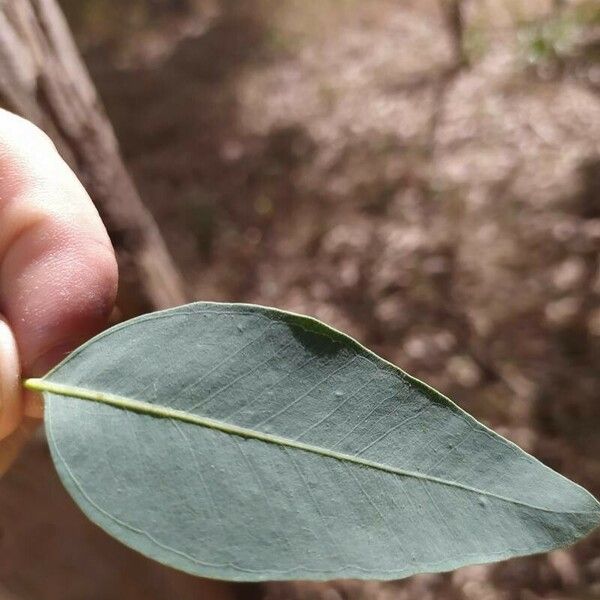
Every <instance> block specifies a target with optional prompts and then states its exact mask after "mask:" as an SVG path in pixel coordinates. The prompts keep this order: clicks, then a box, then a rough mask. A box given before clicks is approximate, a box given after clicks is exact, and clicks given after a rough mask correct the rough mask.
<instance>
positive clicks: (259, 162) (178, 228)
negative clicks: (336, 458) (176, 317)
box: [0, 0, 600, 600]
mask: <svg viewBox="0 0 600 600" xmlns="http://www.w3.org/2000/svg"><path fill="white" fill-rule="evenodd" d="M63 5H64V8H65V10H66V13H67V16H68V17H69V20H70V22H71V24H72V26H73V28H74V31H75V33H76V35H77V38H78V41H79V43H80V46H81V48H82V51H83V52H84V56H85V58H86V61H87V63H88V66H89V68H90V71H91V73H92V77H93V79H94V81H95V82H96V85H97V86H98V89H99V91H100V94H101V96H102V99H103V101H104V103H105V107H106V109H107V112H108V114H109V116H110V118H111V120H112V122H113V124H114V126H115V129H116V132H117V135H118V137H119V140H120V142H121V146H122V151H123V154H124V157H125V159H126V162H127V164H128V166H129V168H130V170H131V172H132V174H133V175H134V177H135V180H136V182H137V185H138V187H139V189H140V192H141V194H142V197H143V198H144V199H145V200H146V202H147V203H148V205H149V207H150V208H151V209H152V211H153V213H154V214H155V216H156V218H157V220H158V223H159V225H160V226H161V229H162V231H163V234H164V236H165V239H166V240H167V243H168V245H169V248H170V250H171V252H172V253H173V255H174V257H175V259H176V261H177V263H178V265H179V266H180V268H181V270H182V272H183V273H184V275H185V279H186V282H187V285H188V288H189V291H190V294H191V295H192V296H193V297H194V298H198V299H210V300H231V301H244V302H255V303H260V304H267V305H274V306H278V307H281V308H286V309H290V310H294V311H299V312H304V313H308V314H311V315H314V316H316V317H318V318H320V319H322V320H324V321H326V322H328V323H330V324H332V325H334V326H336V327H338V328H340V329H342V330H344V331H346V332H348V333H350V334H351V335H353V336H354V337H356V338H357V339H359V340H360V341H361V342H363V343H364V344H366V345H367V346H369V347H371V348H373V349H374V350H375V351H376V352H377V353H379V354H380V355H382V356H384V357H386V358H388V359H389V360H391V361H392V362H394V363H396V364H398V365H400V366H401V367H402V368H403V369H405V370H407V371H409V372H410V373H412V374H414V375H416V376H418V377H419V378H422V379H424V380H425V381H427V382H429V383H431V384H432V385H434V386H435V387H437V388H438V389H440V390H442V391H443V392H444V393H445V394H447V395H448V396H450V397H451V398H453V399H454V400H455V401H457V402H458V404H459V405H460V406H462V407H463V408H465V409H466V410H468V411H469V412H471V413H472V414H474V415H475V416H476V417H477V418H478V419H480V420H482V421H483V422H484V423H486V424H488V425H490V426H491V427H493V428H494V429H496V430H497V431H499V432H500V433H502V434H503V435H505V436H507V437H508V438H510V439H512V440H514V441H515V442H517V443H518V444H519V445H521V446H522V447H524V448H525V449H526V450H528V451H529V452H532V453H533V454H534V455H535V456H537V457H538V458H540V460H542V461H543V462H545V463H546V464H548V465H550V466H551V467H552V468H554V469H556V470H558V471H560V472H561V473H563V474H565V475H567V476H568V477H570V478H572V479H573V480H575V481H577V482H579V483H581V484H582V485H584V486H585V487H587V488H588V489H589V490H590V491H592V492H593V493H594V494H596V495H597V496H598V495H600V435H598V431H599V428H600V403H599V401H598V400H599V397H598V396H599V390H600V385H599V384H600V303H599V298H600V264H599V260H598V252H599V250H600V95H599V91H600V5H599V4H598V2H597V1H595V2H590V1H579V2H560V1H555V2H550V1H542V0H539V1H537V0H535V1H534V0H512V1H509V0H487V1H485V2H483V1H477V2H475V1H472V2H468V1H465V2H463V22H462V28H459V27H458V26H457V23H456V20H455V19H453V18H452V13H451V10H450V9H448V7H449V6H450V3H449V2H446V3H444V2H442V3H438V2H436V1H434V0H421V1H417V0H412V1H411V0H394V1H392V0H361V1H359V0H319V1H317V0H279V1H276V0H248V1H244V2H238V1H235V0H212V1H211V0H154V1H153V2H152V1H150V0H147V1H145V2H139V1H136V2H130V3H128V4H127V5H124V4H123V3H121V2H118V1H117V0H85V1H84V0H69V1H67V0H64V2H63ZM441 6H446V7H447V9H448V10H447V11H446V12H444V10H442V9H441V8H440V7H441ZM33 455H37V456H38V459H39V460H38V462H39V461H41V463H42V465H43V466H42V467H40V472H39V481H40V488H39V489H32V486H31V485H30V484H27V485H24V486H23V487H22V488H19V487H18V484H19V481H20V478H21V477H22V474H23V472H24V470H25V469H27V465H28V464H29V463H28V460H31V458H30V457H31V456H33ZM44 457H45V458H44ZM44 461H45V462H44ZM9 481H10V482H12V485H13V488H14V486H15V485H16V486H17V489H19V493H20V494H21V495H20V496H19V495H16V494H14V493H13V495H10V494H9V493H7V492H6V491H4V492H2V490H0V506H2V507H3V508H2V510H3V511H4V512H3V514H9V515H12V517H11V518H14V519H15V522H16V523H19V526H14V527H13V528H12V529H10V530H9V534H10V535H14V536H15V538H16V536H19V535H20V536H25V533H23V532H27V535H30V536H31V537H29V539H33V536H41V537H42V538H44V537H45V539H46V540H47V543H46V544H45V546H44V547H43V553H42V554H40V556H39V557H38V556H37V554H36V550H35V549H31V548H26V549H23V548H21V549H20V551H21V554H20V555H19V554H18V553H17V555H16V556H13V557H12V558H11V560H10V561H7V560H5V559H4V557H3V560H2V563H1V564H0V581H2V582H3V584H4V586H5V587H6V590H7V592H6V594H7V595H6V596H5V597H6V598H13V597H15V598H20V599H23V600H25V599H32V600H46V599H54V598H57V599H58V598H60V599H61V600H70V599H73V600H75V599H78V598H85V599H86V600H87V599H90V598H98V599H101V598H102V599H104V598H117V597H118V598H127V599H134V598H135V599H137V598H156V599H159V598H160V599H162V598H165V599H166V598H178V599H179V598H183V599H185V598H201V597H204V592H202V593H201V592H200V591H199V589H200V588H198V587H197V582H196V581H195V580H193V579H192V578H188V577H186V576H180V575H176V574H173V573H172V572H170V571H169V570H167V569H162V568H160V567H156V566H154V565H153V564H152V563H150V562H149V561H146V560H145V559H143V558H141V557H137V556H136V555H133V554H132V553H129V552H128V551H126V550H125V549H123V548H121V547H120V546H118V545H116V544H115V543H114V542H112V540H109V539H108V538H106V536H104V534H102V533H101V532H99V531H97V530H96V529H94V528H91V527H89V526H88V525H87V524H86V523H85V521H83V519H82V518H81V517H79V514H78V513H77V511H76V509H75V508H74V507H73V506H72V505H71V504H70V502H69V501H68V500H65V499H64V497H63V492H62V491H61V489H60V486H59V485H58V483H57V482H56V479H55V476H54V475H53V472H52V470H51V468H50V467H49V465H48V464H47V457H46V455H45V449H44V446H43V444H42V443H38V445H37V446H36V445H34V446H32V447H31V448H30V449H29V453H28V455H26V456H25V457H24V459H23V461H22V462H21V464H20V465H19V466H17V467H16V468H15V469H13V471H12V472H11V474H10V475H9ZM28 481H29V479H28ZM15 482H16V483H15ZM33 487H35V486H33ZM3 489H4V490H6V487H4V488H3ZM42 489H43V490H45V491H43V497H40V493H42V492H40V490H42ZM23 497H25V498H26V500H25V502H30V503H32V504H34V503H35V504H36V505H37V504H38V502H39V503H43V504H44V505H45V509H44V511H38V512H39V513H40V514H37V513H36V514H35V515H34V517H33V518H29V519H28V520H27V522H25V521H24V519H23V517H22V516H19V513H20V510H19V508H20V502H21V499H22V498H23ZM7 507H8V508H7ZM52 507H54V510H53V508H52ZM5 509H6V510H8V511H9V512H8V513H6V512H5ZM57 512H58V513H60V514H61V517H60V521H59V522H58V523H57V522H54V521H52V519H54V518H55V517H54V514H55V513H57ZM7 531H8V530H7ZM11 532H12V533H11ZM7 535H8V534H7ZM70 540H76V541H77V543H73V544H72V543H71V541H70ZM13 543H14V545H15V547H18V541H17V540H16V539H15V540H13ZM86 552H87V553H88V554H87V555H88V556H89V557H91V558H89V559H87V560H86V558H85V556H86ZM25 556H28V557H31V556H34V557H37V558H38V559H39V561H40V562H41V563H42V564H43V565H45V566H44V567H42V569H41V570H39V571H36V570H35V569H34V568H33V567H29V570H23V565H24V564H31V558H29V562H28V563H27V562H25ZM7 563H9V564H7ZM74 572H75V573H76V574H75V575H73V573H74ZM67 579H68V580H69V582H70V583H69V587H68V589H65V587H64V585H62V584H64V582H65V581H66V580H67ZM140 579H142V580H143V581H140ZM90 581H93V582H95V583H94V584H93V590H90V583H89V582H90ZM61 585H62V587H61ZM237 593H238V595H240V596H241V597H245V598H250V597H266V598H268V599H269V600H279V599H282V600H283V599H288V598H289V599H294V598H298V599H308V598H326V599H327V600H338V599H344V600H346V599H348V600H350V599H365V600H366V599H369V600H371V599H377V600H387V599H390V600H391V599H392V598H393V599H398V600H400V599H402V600H404V599H406V600H413V599H414V600H417V599H418V600H427V599H429V598H431V599H434V598H435V599H440V598H444V599H446V598H448V599H457V600H458V599H461V600H462V599H464V600H484V599H485V600H495V599H502V600H512V599H513V598H514V599H523V600H536V599H538V598H539V599H541V598H543V599H548V600H550V599H558V598H572V599H581V600H583V599H591V598H600V535H598V534H596V535H593V536H591V537H590V538H588V539H586V540H584V541H583V542H581V543H579V544H578V545H576V546H575V547H574V548H571V549H569V550H568V551H558V552H554V553H551V554H550V555H547V556H543V557H534V558H527V559H519V560H512V561H507V562H505V563H500V564H497V565H491V566H484V567H469V568H464V569H461V570H458V571H456V572H454V573H450V574H442V575H423V576H417V577H413V578H410V579H407V580H404V581H401V582H392V583H375V582H372V583H366V584H364V583H359V582H333V583H331V584H319V585H317V584H314V585H313V584H293V583H291V584H267V585H265V586H260V587H256V586H247V587H243V588H240V589H239V590H237ZM13 594H14V595H13ZM0 598H3V596H2V593H1V590H0Z"/></svg>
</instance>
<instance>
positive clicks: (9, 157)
mask: <svg viewBox="0 0 600 600" xmlns="http://www.w3.org/2000/svg"><path fill="white" fill-rule="evenodd" d="M116 290H117V264H116V260H115V255H114V251H113V248H112V246H111V243H110V240H109V238H108V235H107V233H106V229H105V228H104V225H103V224H102V221H101V220H100V216H99V215H98V212H97V211H96V209H95V207H94V205H93V203H92V201H91V200H90V197H89V196H88V194H87V192H86V191H85V189H84V188H83V186H82V185H81V183H80V182H79V181H78V179H77V177H76V176H75V175H74V173H73V172H72V171H71V169H70V168H69V167H68V166H67V164H66V163H65V162H64V161H63V160H62V159H61V157H60V156H59V154H58V152H57V151H56V148H55V147H54V145H53V143H52V142H51V140H50V139H49V138H48V137H47V136H46V135H45V134H44V133H43V132H42V131H41V130H40V129H38V128H37V127H35V126H34V125H33V124H31V123H30V122H28V121H26V120H25V119H22V118H20V117H18V116H16V115H13V114H12V113H9V112H7V111H4V110H1V109H0V475H1V474H2V473H3V472H4V471H6V469H7V468H8V467H9V465H10V464H11V462H12V461H13V460H14V458H15V457H16V456H17V454H18V452H19V450H20V448H21V446H22V445H23V443H24V442H25V440H26V439H27V437H28V436H29V435H30V434H31V432H32V431H34V430H35V428H36V426H37V424H38V423H39V422H40V419H41V418H42V411H43V407H42V400H41V398H40V397H39V396H37V395H35V394H33V393H31V392H26V393H25V392H24V391H23V389H22V386H21V381H22V378H24V377H35V376H41V375H44V374H45V373H46V372H47V371H48V370H49V369H50V368H51V367H52V366H54V365H55V364H56V363H57V362H58V361H60V359H61V358H62V357H63V356H65V355H66V354H67V353H68V352H69V351H70V350H72V349H73V348H75V347H76V346H77V345H79V344H80V343H81V342H83V341H84V340H85V339H87V338H89V337H90V336H92V335H94V334H95V333H97V332H98V331H99V330H101V329H102V328H103V327H104V326H105V325H106V321H107V319H108V317H109V315H110V313H111V311H112V308H113V305H114V301H115V295H116Z"/></svg>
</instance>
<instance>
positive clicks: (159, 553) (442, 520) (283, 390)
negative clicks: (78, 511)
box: [27, 303, 600, 580]
mask: <svg viewBox="0 0 600 600" xmlns="http://www.w3.org/2000/svg"><path fill="white" fill-rule="evenodd" d="M27 387H30V388H31V389H36V390H38V391H42V392H43V393H44V396H45V398H46V429H47V434H48V439H49V443H50V448H51V452H52V456H53V459H54V462H55V464H56V467H57V470H58V472H59V475H60V476H61V479H62V481H63V483H64V484H65V486H66V488H67V489H68V490H69V492H70V493H71V495H72V496H73V498H74V499H75V501H76V502H77V503H78V504H79V505H80V506H81V508H82V509H83V510H84V512H85V513H86V514H87V515H88V516H89V517H90V518H91V519H92V520H93V521H95V522H96V523H97V524H99V525H100V526H101V527H103V528H104V529H105V530H107V531H108V532H109V533H110V534H112V535H113V536H115V537H117V538H118V539H120V540H121V541H122V542H124V543H125V544H127V545H129V546H131V547H133V548H135V549H137V550H138V551H140V552H142V553H144V554H146V555H147V556H150V557H152V558H154V559H156V560H158V561H160V562H163V563H165V564H168V565H171V566H174V567H176V568H180V569H182V570H185V571H188V572H191V573H194V574H197V575H202V576H207V577H216V578H221V579H232V580H265V579H298V578H305V579H331V578H338V577H359V578H369V579H371V578H373V579H391V578H399V577H403V576H407V575H410V574H413V573H417V572H422V571H441V570H448V569H451V568H455V567H458V566H461V565H464V564H470V563H481V562H490V561H494V560H501V559H504V558H509V557H511V556H518V555H523V554H531V553H536V552H542V551H546V550H549V549H552V548H555V547H560V546H564V545H567V544H569V543H572V542H574V541H575V540H577V539H578V538H580V537H582V536H583V535H585V534H586V533H588V532H589V531H590V530H591V529H593V528H594V527H595V526H596V525H597V523H598V521H599V520H600V510H599V505H598V503H597V502H596V500H595V499H594V498H593V497H592V496H591V495H590V494H588V493H587V492H586V491H585V490H584V489H583V488H581V487H579V486H577V485H576V484H574V483H572V482H570V481H568V480H567V479H565V478H564V477H562V476H561V475H559V474H557V473H555V472H554V471H552V470H551V469H549V468H547V467H545V466H544V465H542V464H541V463H539V462H538V461H537V460H536V459H534V458H533V457H531V456H529V455H528V454H526V453H525V452H523V451H522V450H520V449H519V448H517V447H516V446H515V445H514V444H512V443H510V442H508V441H507V440H505V439H504V438H502V437H500V436H498V435H497V434H494V433H493V432H491V431H490V430H489V429H487V428H486V427H485V426H483V425H481V424H480V423H478V422H477V421H475V420H474V419H473V418H472V417H470V416H469V415H467V414H466V413H464V412H463V411H461V410H460V409H459V408H458V407H456V406H455V405H454V404H453V403H451V402H450V401H449V400H448V399H446V398H445V397H443V396H442V395H440V394H439V393H437V392H436V391H435V390H433V389H431V388H429V387H428V386H426V385H425V384H423V383H421V382H419V381H418V380H416V379H414V378H411V377H409V376H408V375H406V374H405V373H403V372H402V371H400V370H399V369H397V368H396V367H394V366H393V365H391V364H390V363H387V362H386V361H384V360H383V359H381V358H379V357H377V356H376V355H374V354H373V353H371V352H370V351H368V350H367V349H365V348H364V347H362V346H360V344H358V343H357V342H355V341H354V340H352V339H351V338H349V337H347V336H345V335H343V334H341V333H339V332H337V331H335V330H334V329H331V328H329V327H327V326H326V325H323V324H322V323H320V322H318V321H316V320H314V319H311V318H309V317H303V316H300V315H294V314H292V313H286V312H283V311H278V310H275V309H269V308H264V307H258V306H252V305H239V304H219V303H196V304H192V305H187V306H183V307H179V308H177V309H171V310H168V311H162V312H159V313H153V314H151V315H147V316H144V317H139V318H137V319H134V320H132V321H128V322H126V323H124V324H121V325H119V326H117V327H114V328H112V329H110V330H108V331H106V332H104V333H103V334H101V335H99V336H97V337H96V338H94V339H93V340H91V341H90V342H88V343H86V344H84V345H83V346H82V347H81V348H79V349H78V350H76V351H75V352H74V353H72V354H71V355H70V356H69V357H68V358H67V359H66V360H65V361H63V363H61V364H60V365H59V366H58V367H57V368H56V369H54V370H53V371H52V372H50V373H49V374H48V375H47V376H46V377H45V378H43V379H41V380H29V381H28V382H27ZM74 398H76V399H82V400H88V401H90V402H77V401H74Z"/></svg>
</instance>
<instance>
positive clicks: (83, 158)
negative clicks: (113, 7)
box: [0, 0, 186, 316]
mask: <svg viewBox="0 0 600 600" xmlns="http://www.w3.org/2000/svg"><path fill="white" fill-rule="evenodd" d="M0 102H2V104H3V105H4V106H5V107H6V108H8V109H9V110H12V111H14V112H16V113H18V114H20V115H22V116H24V117H26V118H27V119H29V120H31V121H33V122H34V123H36V124H37V125H38V126H39V127H41V128H42V129H43V130H44V131H46V133H48V135H49V136H50V137H51V138H52V140H53V141H54V143H55V144H56V147H57V148H58V151H59V152H60V153H61V155H62V156H63V158H64V159H65V160H66V161H67V163H69V165H70V166H71V167H72V168H73V170H74V171H75V172H76V173H77V175H78V176H79V178H80V180H81V181H82V183H83V185H84V186H85V187H86V189H87V191H88V193H89V194H90V196H91V198H92V200H93V201H94V203H95V205H96V207H97V209H98V211H99V212H100V215H101V216H102V218H103V220H104V222H105V224H106V226H107V229H108V232H109V234H110V236H111V239H112V241H113V244H114V246H115V249H116V251H117V256H118V259H119V268H120V280H121V283H120V288H119V299H118V303H119V307H120V308H121V311H122V312H123V313H124V316H133V315H134V314H139V313H141V312H147V311H149V310H156V309H161V308H166V307H168V306H173V305H176V304H181V303H183V302H185V299H186V294H185V292H184V287H183V284H182V280H181V277H180V275H179V273H178V271H177V269H176V268H175V266H174V264H173V261H172V259H171V257H170V255H169V253H168V251H167V248H166V246H165V244H164V241H163V239H162V237H161V234H160V232H159V229H158V227H157V225H156V222H155V221H154V219H153V217H152V215H151V214H150V213H149V212H148V210H147V209H146V208H145V207H144V205H143V203H142V201H141V199H140V197H139V194H138V192H137V190H136V188H135V186H134V184H133V181H132V179H131V178H130V176H129V175H128V173H127V170H126V169H125V166H124V164H123V161H122V159H121V156H120V153H119V148H118V144H117V141H116V138H115V135H114V132H113V129H112V127H111V125H110V123H109V121H108V119H107V117H106V115H105V113H104V110H103V108H102V105H101V102H100V100H99V98H98V94H97V92H96V90H95V88H94V86H93V84H92V82H91V80H90V77H89V75H88V73H87V70H86V68H85V66H84V64H83V62H82V61H81V59H80V56H79V54H78V51H77V48H76V46H75V43H74V41H73V38H72V36H71V33H70V31H69V28H68V26H67V23H66V21H65V19H64V16H63V14H62V12H61V11H60V8H59V7H58V5H57V4H56V1H55V0H0Z"/></svg>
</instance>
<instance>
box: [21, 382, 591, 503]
mask: <svg viewBox="0 0 600 600" xmlns="http://www.w3.org/2000/svg"><path fill="white" fill-rule="evenodd" d="M23 386H24V387H25V388H26V389H28V390H32V391H35V392H48V393H51V394H57V395H60V396H66V397H70V398H77V399H80V400H88V401H92V402H99V403H101V404H107V405H109V406H114V407H115V408H119V409H122V410H129V411H132V412H136V413H141V414H145V415H150V416H153V417H157V418H162V419H175V420H178V421H182V422H184V423H190V424H192V425H198V426H200V427H206V428H208V429H214V430H216V431H221V432H223V433H226V434H229V435H235V436H238V437H242V438H245V439H255V440H259V441H261V442H266V443H268V444H274V445H277V446H284V447H287V448H295V449H296V450H301V451H303V452H311V453H313V454H318V455H320V456H325V457H327V458H333V459H335V460H339V461H344V462H349V463H352V464H355V465H359V466H362V467H367V468H371V469H376V470H379V471H383V472H385V473H392V474H394V475H400V476H402V477H411V478H415V479H420V480H423V481H428V482H432V483H438V484H441V485H446V486H450V487H454V488H458V489H461V490H464V491H467V492H472V493H474V494H478V495H479V496H486V497H490V498H496V499H498V500H502V501H504V502H510V503H512V504H516V505H520V506H525V507H527V508H533V509H535V510H541V511H544V512H550V513H560V514H563V513H565V512H569V514H588V513H590V512H595V511H581V512H577V511H576V512H572V511H561V510H552V509H549V508H544V507H540V506H534V505H532V504H528V503H527V502H523V501H520V500H515V499H514V498H508V497H506V496H502V495H499V494H495V493H493V492H488V491H485V490H481V489H478V488H475V487H472V486H468V485H464V484H461V483H458V482H456V481H450V480H447V479H442V478H440V477H435V476H433V475H427V474H423V473H418V472H415V471H408V470H405V469H399V468H396V467H392V466H390V465H385V464H382V463H378V462H375V461H372V460H368V459H365V458H361V457H359V456H353V455H351V454H346V453H343V452H336V451H335V450H329V449H328V448H323V447H321V446H315V445H312V444H306V443H304V442H299V441H297V440H294V439H290V438H285V437H282V436H279V435H273V434H270V433H264V432H262V431H256V430H254V429H249V428H246V427H240V426H238V425H234V424H232V423H226V422H224V421H219V420H217V419H211V418H210V417H203V416H200V415H196V414H194V413H188V412H185V411H183V410H177V409H174V408H170V407H168V406H163V405H161V404H151V403H150V402H144V401H142V400H135V399H133V398H127V397H125V396H118V395H116V394H110V393H106V392H100V391H96V390H89V389H86V388H81V387H77V386H71V385H65V384H61V383H55V382H53V381H48V380H46V379H38V378H31V379H26V380H25V381H24V382H23Z"/></svg>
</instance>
